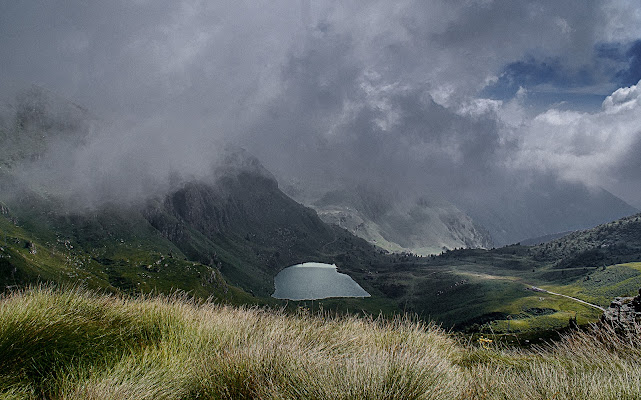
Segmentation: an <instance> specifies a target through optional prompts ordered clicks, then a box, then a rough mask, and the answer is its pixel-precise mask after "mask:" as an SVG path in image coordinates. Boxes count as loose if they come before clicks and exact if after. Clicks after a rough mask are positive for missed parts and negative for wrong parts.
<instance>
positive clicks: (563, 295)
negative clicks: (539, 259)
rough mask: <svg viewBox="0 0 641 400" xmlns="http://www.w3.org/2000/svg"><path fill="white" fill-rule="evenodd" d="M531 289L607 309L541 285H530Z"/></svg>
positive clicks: (602, 309) (603, 309)
mask: <svg viewBox="0 0 641 400" xmlns="http://www.w3.org/2000/svg"><path fill="white" fill-rule="evenodd" d="M530 290H533V291H535V292H543V293H548V294H553V295H555V296H561V297H566V298H568V299H570V300H574V301H576V302H579V303H581V304H585V305H587V306H590V307H594V308H598V309H599V310H601V311H605V308H603V307H601V306H597V305H596V304H592V303H588V302H587V301H583V300H581V299H577V298H576V297H572V296H568V295H565V294H561V293H555V292H550V291H549V290H545V289H541V288H540V287H536V286H530Z"/></svg>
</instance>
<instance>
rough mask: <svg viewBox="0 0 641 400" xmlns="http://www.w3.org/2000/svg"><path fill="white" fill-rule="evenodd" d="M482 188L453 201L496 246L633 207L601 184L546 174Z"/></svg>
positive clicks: (589, 223)
mask: <svg viewBox="0 0 641 400" xmlns="http://www.w3.org/2000/svg"><path fill="white" fill-rule="evenodd" d="M486 193H487V194H486V195H485V197H481V196H473V197H470V198H461V199H458V200H457V201H455V204H456V205H457V206H459V207H460V208H461V209H463V210H465V211H466V212H467V213H468V214H469V215H470V216H471V217H472V218H474V221H476V222H477V223H478V224H480V225H481V226H483V227H484V228H486V229H487V230H488V231H489V232H490V234H491V236H492V239H493V240H494V242H495V244H496V245H497V246H503V245H506V244H512V243H517V242H520V241H521V240H526V239H529V238H534V237H539V236H545V235H550V234H555V233H558V232H567V231H576V230H581V229H588V228H591V227H593V226H595V225H598V224H602V223H605V222H608V221H612V220H615V219H617V218H621V217H625V216H628V215H632V214H635V213H637V212H639V210H637V209H636V208H634V207H632V206H630V205H629V204H627V203H626V202H624V201H623V200H621V199H620V198H618V197H616V196H614V195H613V194H612V193H610V192H608V191H606V190H604V189H600V188H587V187H586V186H584V185H582V184H579V183H570V182H563V181H559V180H557V179H554V178H550V177H540V178H539V179H536V180H534V181H533V182H531V183H530V184H529V185H525V184H524V185H517V184H514V185H512V186H511V187H503V188H497V189H496V190H494V191H490V190H488V191H487V192H486Z"/></svg>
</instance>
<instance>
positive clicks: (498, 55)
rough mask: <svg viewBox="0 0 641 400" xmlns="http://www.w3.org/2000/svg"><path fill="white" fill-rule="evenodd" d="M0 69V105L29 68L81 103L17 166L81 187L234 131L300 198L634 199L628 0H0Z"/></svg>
mask: <svg viewBox="0 0 641 400" xmlns="http://www.w3.org/2000/svg"><path fill="white" fill-rule="evenodd" d="M0 71H2V82H0V87H1V88H2V90H3V97H5V103H4V104H15V99H14V97H12V96H14V93H15V90H14V89H16V88H23V87H30V85H33V84H35V85H38V86H39V87H42V88H45V89H46V90H47V91H51V93H55V96H60V97H61V98H64V99H66V101H70V102H73V103H75V104H78V105H79V106H81V107H82V108H84V109H87V110H88V114H90V115H91V120H92V121H91V123H88V124H87V125H86V126H83V128H82V129H84V130H85V131H86V136H84V139H83V140H82V141H81V142H73V144H69V141H68V140H67V139H65V138H64V137H63V135H61V136H60V139H57V140H56V141H55V143H53V144H52V145H51V146H50V149H49V151H48V153H47V155H46V156H43V157H42V158H40V159H38V160H37V162H35V163H30V164H29V166H25V167H24V168H23V169H22V170H21V171H20V175H21V177H22V178H23V179H27V180H29V179H32V180H34V181H37V182H38V183H39V184H42V185H45V186H46V185H49V186H50V187H52V188H58V189H59V190H61V191H66V192H68V193H74V196H75V198H76V199H85V200H86V201H87V202H89V203H91V202H96V201H99V199H101V198H109V199H114V198H119V197H121V198H123V199H130V198H138V197H140V196H144V195H145V194H146V193H151V192H156V191H157V190H162V188H164V187H165V186H166V185H167V184H168V182H170V181H171V179H177V178H180V177H192V176H202V175H204V174H206V173H208V171H209V170H210V167H211V164H212V162H214V161H215V160H216V158H217V157H218V155H219V154H220V152H221V150H220V149H222V148H223V147H225V146H226V145H228V144H232V145H234V146H241V147H244V148H246V149H247V150H248V151H249V152H250V153H252V154H253V155H255V156H256V157H258V158H259V159H260V160H261V162H262V163H263V164H264V165H265V166H266V167H267V168H268V169H269V170H270V171H272V172H273V173H274V175H275V176H276V177H277V178H278V180H279V182H280V183H281V186H283V187H286V188H289V189H290V190H292V191H298V193H303V194H301V198H303V197H305V195H308V196H311V197H310V198H313V197H314V196H315V195H320V194H322V193H323V192H324V191H327V190H330V189H333V188H336V187H346V186H347V187H349V186H356V185H361V186H367V187H369V188H375V189H377V190H380V191H385V192H386V193H395V194H398V193H403V196H405V195H407V196H419V195H420V196H432V197H439V198H447V199H450V200H451V201H459V202H460V203H461V204H470V203H474V202H487V203H491V202H495V201H497V198H499V197H501V196H504V194H505V196H508V197H509V193H511V192H513V191H515V190H517V191H518V190H524V191H525V190H526V189H525V188H529V190H532V189H534V190H536V191H542V190H543V191H544V190H545V188H546V187H548V186H550V185H552V186H554V185H562V184H563V183H568V184H570V185H585V187H586V188H587V189H586V190H596V188H604V189H606V190H608V191H610V192H612V193H613V194H614V195H616V196H618V197H620V198H621V199H623V200H625V201H626V202H628V203H629V204H631V205H633V206H635V207H641V161H640V160H641V158H640V157H639V154H641V84H638V82H639V79H641V6H639V5H638V4H636V3H635V2H632V1H624V0H607V1H581V2H570V1H555V2H550V1H528V2H520V1H519V2H517V1H499V0H496V1H493V0H465V1H462V0H461V1H449V0H448V1H445V0H440V1H439V0H430V1H410V0H407V1H405V0H402V1H383V0H381V1H334V0H319V1H311V0H295V1H294V0H291V1H279V0H275V1H216V2H205V1H198V0H189V1H153V2H152V1H144V0H141V1H118V0H117V1H107V2H86V1H66V2H61V1H37V0H29V1H23V2H5V3H4V4H2V5H0ZM52 96H53V97H55V96H54V95H52ZM12 107H13V106H11V105H10V106H5V108H6V110H4V111H5V112H4V113H3V115H4V116H5V117H4V118H3V120H2V121H0V122H2V123H3V125H4V126H5V127H8V126H11V124H12V123H13V122H12V120H11V112H13V110H14V108H12ZM7 110H8V111H7ZM52 190H53V189H52Z"/></svg>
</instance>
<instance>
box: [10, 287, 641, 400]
mask: <svg viewBox="0 0 641 400" xmlns="http://www.w3.org/2000/svg"><path fill="white" fill-rule="evenodd" d="M640 333H641V332H636V331H635V332H629V333H628V334H627V335H617V334H616V333H615V332H613V331H611V330H609V329H607V328H602V329H600V330H597V331H593V332H577V333H575V334H573V335H571V336H568V337H566V338H565V339H564V340H562V341H561V342H559V343H556V344H554V345H552V346H548V347H545V348H536V349H534V350H528V351H525V350H513V349H506V348H500V347H499V346H496V345H494V344H489V345H487V344H486V343H484V344H483V345H477V344H468V345H465V344H461V343H459V342H457V341H456V340H454V339H453V338H451V337H450V336H448V335H447V334H446V333H444V332H443V331H441V330H440V329H438V328H437V327H435V326H433V325H430V324H427V325H426V324H423V323H421V322H417V321H412V320H410V319H402V318H398V319H395V320H392V321H386V320H380V319H367V318H357V317H340V318H339V317H329V316H323V315H309V314H306V313H300V314H299V315H287V314H284V313H279V312H274V311H268V310H263V309H257V308H237V307H229V306H221V305H214V304H210V303H196V302H194V301H192V300H190V299H188V298H186V297H181V296H173V297H141V298H138V299H126V298H122V297H118V296H113V295H98V294H95V293H90V292H86V291H82V290H78V289H74V290H67V291H61V290H55V289H51V288H34V289H30V290H25V291H20V292H15V293H11V294H8V295H6V296H5V297H3V298H1V299H0V398H1V399H40V398H53V399H100V400H106V399H467V398H470V399H512V398H519V399H550V398H556V399H562V398H563V399H565V398H570V399H626V398H629V399H633V398H639V397H641V376H640V375H639V373H638V371H639V370H640V367H641V365H640V364H641V361H640V360H641V357H640V356H641V354H640V352H641V335H640Z"/></svg>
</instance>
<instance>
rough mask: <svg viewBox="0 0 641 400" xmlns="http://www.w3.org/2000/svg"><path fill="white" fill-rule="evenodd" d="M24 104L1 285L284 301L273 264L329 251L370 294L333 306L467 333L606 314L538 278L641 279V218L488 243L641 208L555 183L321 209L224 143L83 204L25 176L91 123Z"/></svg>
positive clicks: (10, 129) (372, 195)
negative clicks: (184, 169)
mask: <svg viewBox="0 0 641 400" xmlns="http://www.w3.org/2000/svg"><path fill="white" fill-rule="evenodd" d="M26 99H27V100H25V101H24V103H22V106H20V107H17V108H16V110H18V111H20V112H16V114H15V115H14V117H13V119H11V118H4V123H3V125H2V128H1V130H0V138H2V140H3V143H4V144H6V146H4V147H3V152H2V153H1V154H0V165H2V167H3V168H2V170H1V172H0V284H2V286H3V287H5V288H12V287H16V286H18V287H19V286H23V285H26V284H33V283H42V282H49V283H54V284H74V285H84V286H87V287H91V288H97V289H101V290H106V291H116V292H124V293H130V294H136V293H148V292H171V291H175V290H182V291H186V292H188V293H190V294H192V295H193V296H196V297H200V298H208V297H212V296H213V298H215V299H218V301H225V302H232V303H238V304H248V303H250V304H269V305H282V304H283V303H282V302H281V301H279V300H276V299H273V298H271V297H270V295H271V294H272V293H273V290H274V284H273V280H274V277H275V275H276V274H277V273H278V272H279V271H280V270H282V269H283V268H285V267H287V266H290V265H293V264H296V263H300V262H305V261H320V262H328V263H334V264H336V265H337V266H338V269H339V270H340V271H341V272H344V273H347V274H349V275H350V276H351V277H352V278H353V279H355V280H356V281H357V282H358V283H359V284H361V286H363V288H364V289H366V290H367V291H368V292H369V293H370V294H371V295H372V297H371V298H368V299H349V300H347V299H328V300H325V301H323V302H322V303H323V305H324V307H326V309H333V310H337V311H338V310H347V309H349V310H351V311H355V310H363V311H366V312H369V313H374V314H376V313H379V312H383V313H384V314H389V315H393V314H395V313H399V312H412V313H415V314H417V315H418V316H419V317H421V318H425V319H436V320H437V321H439V322H440V323H443V324H444V325H446V326H450V327H455V328H457V329H472V330H482V329H486V328H487V327H491V328H492V329H494V330H495V331H501V330H505V329H506V328H505V326H506V325H507V330H508V331H509V330H510V329H512V330H514V329H515V326H520V328H519V329H521V330H522V331H524V332H526V331H529V330H537V329H538V330H540V329H548V328H550V329H551V328H557V327H559V326H560V325H559V324H561V325H562V324H563V323H566V322H567V316H568V315H571V313H573V312H574V313H575V315H576V313H579V315H580V317H579V319H580V320H581V321H583V322H586V321H590V320H594V319H595V318H597V317H598V316H595V311H594V310H593V309H589V307H588V309H586V308H585V306H584V305H580V304H578V303H576V304H575V303H573V302H572V301H568V300H567V299H563V298H557V297H555V296H554V295H552V294H546V295H540V294H536V293H533V292H532V291H531V290H528V289H529V288H531V287H545V288H549V289H550V292H552V291H553V290H552V289H554V290H557V291H562V290H566V292H567V293H571V294H575V295H577V296H583V297H582V298H584V299H587V300H590V301H593V302H596V303H598V304H601V305H603V303H604V302H607V300H606V299H607V296H608V295H609V294H610V293H611V292H613V291H615V290H617V289H620V290H621V291H630V290H632V288H634V286H635V285H637V284H639V285H641V272H640V271H641V266H639V265H637V264H629V263H633V262H637V261H639V260H641V235H640V234H639V232H640V231H641V223H640V222H639V220H640V216H639V215H634V216H632V217H627V218H623V219H619V220H616V221H615V222H609V223H607V224H605V225H600V226H598V227H596V228H593V229H591V230H587V231H581V232H575V233H571V234H569V235H566V236H564V237H561V238H558V239H555V240H552V241H549V242H546V243H542V244H539V245H536V246H521V245H518V244H517V245H509V246H504V247H499V248H492V247H496V244H497V242H498V243H503V242H505V241H507V240H508V239H510V238H514V237H528V236H537V235H542V234H550V233H554V232H557V231H564V230H565V231H568V230H576V229H579V228H581V227H584V225H586V224H593V225H596V224H597V223H601V222H605V221H603V219H605V218H610V219H611V220H614V219H615V218H618V217H620V216H621V214H626V213H628V214H632V213H633V212H634V211H635V210H634V209H633V208H632V207H630V206H628V205H626V204H625V203H624V202H623V201H621V200H620V199H618V198H616V197H615V196H613V195H611V194H609V193H607V192H605V191H603V190H600V189H592V190H590V189H587V188H584V187H582V186H579V185H572V184H562V183H561V182H558V181H555V182H551V181H546V180H543V181H541V182H539V184H537V185H534V186H533V187H540V186H542V185H543V183H547V184H549V185H548V188H547V191H546V192H543V191H540V192H537V193H536V194H532V193H531V192H527V191H524V190H515V191H513V193H511V194H510V195H509V196H507V197H506V198H504V199H503V200H502V202H497V203H496V206H495V209H494V211H487V210H486V211H483V212H482V211H481V209H480V208H478V207H477V208H475V207H474V203H473V202H469V201H463V200H460V199H459V203H460V204H462V206H460V207H459V206H457V205H454V204H455V203H453V202H450V201H447V200H442V199H441V200H433V199H429V198H426V197H418V198H403V196H402V195H397V196H390V195H382V194H380V193H377V192H376V191H375V190H373V189H372V188H368V187H364V186H357V187H355V188H342V189H340V190H338V189H337V190H333V191H330V192H327V193H325V194H324V195H322V196H321V197H320V198H319V199H317V200H316V201H314V202H313V204H312V205H313V208H310V207H307V206H304V205H302V204H300V203H298V202H296V201H295V200H293V199H292V198H291V197H289V196H288V195H287V194H285V193H284V192H283V191H282V190H281V189H280V187H279V183H278V181H277V178H276V177H274V176H273V175H272V174H271V173H270V172H269V171H268V170H267V169H265V168H264V167H263V166H262V164H261V163H260V161H259V160H258V159H256V158H255V157H253V156H252V155H251V154H248V153H247V152H246V151H243V150H242V149H238V148H233V149H229V150H225V151H221V154H220V155H219V157H218V158H217V160H216V162H214V163H212V165H211V168H210V169H209V170H208V172H207V173H206V174H203V175H202V176H199V177H182V178H175V179H173V180H171V181H170V182H169V184H168V186H167V187H166V188H165V190H163V191H157V192H154V193H150V194H149V195H148V196H144V197H142V198H138V199H136V200H135V201H128V202H122V203H118V202H113V201H106V202H104V203H101V204H98V205H96V204H92V205H85V206H80V205H78V204H81V203H74V202H73V201H72V202H69V201H68V199H69V197H65V196H64V195H61V194H60V193H58V192H56V193H52V192H51V191H50V190H49V189H48V187H47V186H46V185H45V186H43V185H41V184H40V183H39V181H35V182H32V181H29V180H28V179H27V178H26V176H25V175H24V174H22V173H21V172H22V171H23V169H29V168H32V166H33V165H34V163H37V162H38V160H41V159H42V158H43V157H46V155H47V152H48V151H50V149H51V148H52V147H56V148H59V147H60V146H62V144H64V143H66V144H67V145H66V147H64V148H65V149H68V151H70V152H71V151H74V149H75V148H79V147H82V146H83V143H86V141H91V136H90V130H88V129H87V126H88V125H86V124H90V122H91V121H90V118H89V117H88V116H85V114H84V113H85V111H84V110H83V109H82V108H80V107H77V106H74V105H68V107H67V106H65V107H61V106H59V107H57V108H55V109H57V110H63V111H64V110H70V111H69V112H67V111H64V112H57V113H55V114H50V111H48V110H51V109H53V108H52V107H50V106H48V104H49V103H48V102H54V103H55V102H57V101H59V100H55V99H54V100H52V99H51V97H49V96H47V95H46V93H40V94H38V92H37V91H36V92H33V93H31V94H30V97H27V98H26ZM60 118H62V119H63V120H67V119H68V120H69V121H71V122H68V123H67V124H65V123H64V121H58V119H60ZM76 120H78V121H81V122H82V121H84V122H82V123H81V122H73V121H76ZM7 121H8V122H7ZM87 121H89V122H87ZM496 196H497V197H500V196H503V194H501V193H496ZM504 197H505V196H504ZM506 199H507V201H506ZM483 204H487V203H486V202H484V203H483ZM505 204H510V206H505ZM463 210H466V211H463ZM606 221H608V220H606ZM519 235H520V236H519ZM436 253H438V254H439V255H436ZM546 290H547V289H546ZM634 291H636V289H634ZM624 294H626V293H620V295H624Z"/></svg>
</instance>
